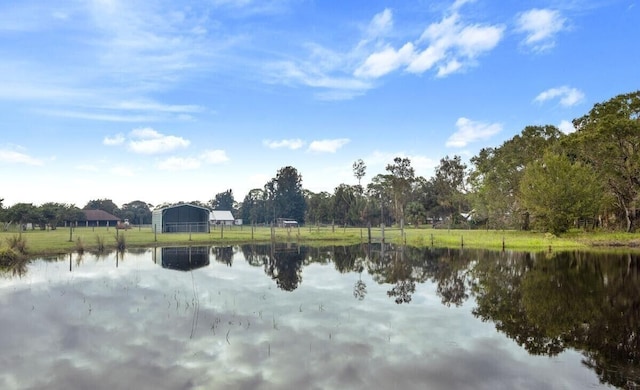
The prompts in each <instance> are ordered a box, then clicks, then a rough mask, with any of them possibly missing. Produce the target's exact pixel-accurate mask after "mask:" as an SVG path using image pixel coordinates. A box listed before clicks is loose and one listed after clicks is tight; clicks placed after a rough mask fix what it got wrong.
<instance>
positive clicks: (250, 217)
mask: <svg viewBox="0 0 640 390" xmlns="http://www.w3.org/2000/svg"><path fill="white" fill-rule="evenodd" d="M240 216H241V218H242V220H243V221H248V222H250V223H252V224H254V223H259V222H265V223H266V222H267V221H268V218H267V210H266V194H265V191H264V190H262V189H261V188H254V189H252V190H251V191H249V192H248V193H247V195H245V197H244V200H243V201H242V206H241V207H240Z"/></svg>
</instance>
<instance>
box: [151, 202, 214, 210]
mask: <svg viewBox="0 0 640 390" xmlns="http://www.w3.org/2000/svg"><path fill="white" fill-rule="evenodd" d="M185 206H186V207H193V208H197V209H202V210H207V211H209V209H208V208H206V207H202V206H198V205H195V204H192V203H178V204H172V205H168V206H162V207H158V208H156V209H155V210H153V211H158V210H168V209H174V208H177V207H185Z"/></svg>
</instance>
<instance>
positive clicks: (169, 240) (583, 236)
mask: <svg viewBox="0 0 640 390" xmlns="http://www.w3.org/2000/svg"><path fill="white" fill-rule="evenodd" d="M116 235H117V236H119V237H117V236H116ZM384 235H385V238H384V240H385V242H389V243H397V244H400V243H405V244H407V245H413V246H434V247H450V248H460V247H462V246H464V247H465V248H486V249H497V250H500V249H503V248H504V249H508V250H548V249H553V250H563V249H581V248H583V249H585V248H590V247H599V248H602V247H606V248H612V247H625V249H629V248H635V247H640V235H639V234H631V233H619V232H618V233H609V232H597V233H586V232H578V231H575V232H570V233H567V234H566V235H564V236H562V237H555V236H553V235H549V234H545V233H537V232H523V231H513V230H505V231H495V230H447V229H431V228H417V229H416V228H406V229H404V231H402V230H401V229H398V228H386V229H385V230H384ZM123 236H124V239H123ZM368 237H369V232H368V230H367V229H366V228H353V227H347V228H339V227H335V228H334V227H331V226H328V227H326V226H325V227H316V226H311V227H300V228H289V229H287V228H276V229H274V235H273V236H272V232H271V229H270V228H269V227H256V228H252V227H251V226H243V227H240V226H233V227H225V228H224V229H220V227H218V228H216V229H212V230H211V232H210V233H192V234H189V233H164V234H155V233H153V232H152V231H151V227H150V226H140V227H137V226H136V227H133V228H131V229H129V230H126V231H125V230H118V231H117V230H116V229H115V228H113V227H110V228H106V227H98V228H90V227H89V228H87V227H81V228H74V229H73V230H72V229H70V228H58V229H56V230H46V231H43V230H27V231H24V232H16V231H8V232H0V248H7V247H8V246H9V241H11V240H12V239H14V240H15V239H16V238H20V239H22V240H23V242H24V244H25V245H26V250H25V252H26V254H27V255H49V254H60V253H67V252H74V251H78V250H86V251H97V250H100V249H101V248H102V249H104V250H110V249H115V248H117V247H118V245H119V244H121V245H122V246H124V247H125V248H135V247H148V246H168V245H231V244H241V243H250V242H257V243H260V242H264V243H266V242H270V241H271V240H274V241H278V242H297V243H301V244H307V245H327V244H340V245H348V244H357V243H361V242H367V241H368ZM381 237H382V231H381V229H380V228H372V229H371V239H372V240H373V241H377V242H379V241H380V240H381ZM118 238H119V240H118Z"/></svg>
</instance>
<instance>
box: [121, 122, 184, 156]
mask: <svg viewBox="0 0 640 390" xmlns="http://www.w3.org/2000/svg"><path fill="white" fill-rule="evenodd" d="M129 137H130V140H129V143H128V147H129V149H130V150H131V151H133V152H135V153H141V154H156V153H166V152H171V151H173V150H176V149H179V148H186V147H187V146H189V144H190V141H189V140H186V139H184V138H182V137H177V136H174V135H164V134H161V133H159V132H157V131H156V130H154V129H152V128H150V127H146V128H139V129H134V130H133V131H131V133H130V134H129Z"/></svg>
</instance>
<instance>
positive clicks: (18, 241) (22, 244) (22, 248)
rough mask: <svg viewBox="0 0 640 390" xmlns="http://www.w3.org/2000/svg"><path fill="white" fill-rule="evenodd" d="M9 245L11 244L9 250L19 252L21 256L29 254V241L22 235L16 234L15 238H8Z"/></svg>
mask: <svg viewBox="0 0 640 390" xmlns="http://www.w3.org/2000/svg"><path fill="white" fill-rule="evenodd" d="M7 244H9V248H10V249H12V250H14V251H17V252H18V253H19V254H23V255H24V254H26V253H27V239H26V238H25V237H24V236H23V235H22V234H14V235H13V236H11V237H9V238H7Z"/></svg>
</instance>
